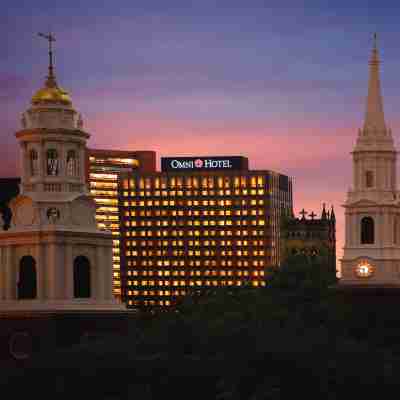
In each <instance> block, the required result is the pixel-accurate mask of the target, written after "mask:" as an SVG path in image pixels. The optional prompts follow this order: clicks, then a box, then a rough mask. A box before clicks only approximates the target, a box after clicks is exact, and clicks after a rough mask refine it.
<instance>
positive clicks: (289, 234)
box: [281, 204, 336, 277]
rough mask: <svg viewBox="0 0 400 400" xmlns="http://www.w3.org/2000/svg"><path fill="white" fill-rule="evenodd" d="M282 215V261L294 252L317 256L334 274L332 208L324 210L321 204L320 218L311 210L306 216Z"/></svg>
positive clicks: (334, 241) (333, 215) (334, 223)
mask: <svg viewBox="0 0 400 400" xmlns="http://www.w3.org/2000/svg"><path fill="white" fill-rule="evenodd" d="M301 214H302V217H301V218H294V217H293V216H291V217H284V218H283V222H282V230H281V235H282V238H281V243H282V251H281V253H282V261H284V260H285V259H287V258H288V257H290V256H291V255H296V254H305V255H307V256H319V257H322V258H323V259H324V260H325V261H326V262H325V264H326V268H327V270H329V271H330V272H332V275H333V277H335V276H336V217H335V213H334V210H333V207H332V209H331V211H330V212H329V211H326V209H325V204H324V205H323V209H322V213H321V217H320V218H316V217H317V215H316V214H315V213H314V212H312V213H310V215H309V218H306V214H307V213H306V212H305V211H304V210H303V211H302V212H301Z"/></svg>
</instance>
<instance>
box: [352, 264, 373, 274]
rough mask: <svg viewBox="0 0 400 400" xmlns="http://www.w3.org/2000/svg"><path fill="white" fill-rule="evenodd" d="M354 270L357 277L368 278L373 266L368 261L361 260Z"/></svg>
mask: <svg viewBox="0 0 400 400" xmlns="http://www.w3.org/2000/svg"><path fill="white" fill-rule="evenodd" d="M355 272H356V275H357V277H359V278H369V277H370V276H372V275H373V273H374V267H373V266H372V265H371V264H370V263H369V262H368V261H361V262H360V263H359V264H358V265H357V267H356V269H355Z"/></svg>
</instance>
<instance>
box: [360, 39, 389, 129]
mask: <svg viewBox="0 0 400 400" xmlns="http://www.w3.org/2000/svg"><path fill="white" fill-rule="evenodd" d="M369 65H370V68H369V83H368V97H367V105H366V111H365V120H364V131H371V132H375V131H377V132H379V133H386V124H385V117H384V112H383V101H382V94H381V83H380V78H379V65H380V61H379V54H378V44H377V34H376V33H375V34H374V36H373V46H372V53H371V58H370V61H369Z"/></svg>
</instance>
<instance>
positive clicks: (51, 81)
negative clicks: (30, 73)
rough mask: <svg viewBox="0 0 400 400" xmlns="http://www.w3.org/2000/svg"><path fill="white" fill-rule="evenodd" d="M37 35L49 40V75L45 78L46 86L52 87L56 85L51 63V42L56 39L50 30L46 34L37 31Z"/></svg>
mask: <svg viewBox="0 0 400 400" xmlns="http://www.w3.org/2000/svg"><path fill="white" fill-rule="evenodd" d="M38 35H39V36H40V37H42V38H44V39H46V40H47V41H48V42H49V75H48V77H47V80H46V86H47V87H54V86H56V79H55V75H54V65H53V42H55V41H56V38H55V36H54V35H53V34H52V33H51V32H50V33H48V34H45V33H41V32H39V33H38Z"/></svg>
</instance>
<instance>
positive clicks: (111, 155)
mask: <svg viewBox="0 0 400 400" xmlns="http://www.w3.org/2000/svg"><path fill="white" fill-rule="evenodd" d="M155 160H156V155H155V152H153V151H137V152H135V151H121V150H102V149H88V152H87V173H88V180H89V186H90V194H91V195H92V196H93V198H94V200H95V202H96V221H97V226H98V228H99V229H102V230H107V231H111V233H112V235H113V293H114V296H115V297H116V298H118V299H120V298H121V280H120V254H119V251H120V250H119V241H120V233H119V216H118V175H119V173H120V172H122V171H124V172H130V171H135V170H138V171H143V172H145V171H154V170H155V169H156V166H155V163H156V161H155Z"/></svg>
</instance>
